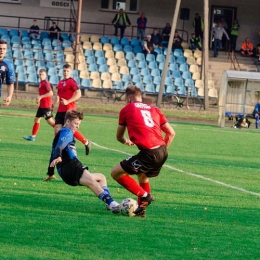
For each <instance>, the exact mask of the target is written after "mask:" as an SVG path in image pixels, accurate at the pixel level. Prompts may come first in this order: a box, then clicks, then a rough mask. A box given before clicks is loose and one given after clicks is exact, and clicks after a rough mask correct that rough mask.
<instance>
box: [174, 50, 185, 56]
mask: <svg viewBox="0 0 260 260" xmlns="http://www.w3.org/2000/svg"><path fill="white" fill-rule="evenodd" d="M173 55H174V56H175V57H180V56H183V51H182V49H174V51H173Z"/></svg>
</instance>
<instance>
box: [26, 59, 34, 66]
mask: <svg viewBox="0 0 260 260" xmlns="http://www.w3.org/2000/svg"><path fill="white" fill-rule="evenodd" d="M25 66H26V67H31V66H33V67H34V66H35V64H34V60H26V61H25Z"/></svg>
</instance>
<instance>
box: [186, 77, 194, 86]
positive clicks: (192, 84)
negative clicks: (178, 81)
mask: <svg viewBox="0 0 260 260" xmlns="http://www.w3.org/2000/svg"><path fill="white" fill-rule="evenodd" d="M184 86H185V87H187V88H195V86H194V80H193V79H188V78H187V79H185V81H184Z"/></svg>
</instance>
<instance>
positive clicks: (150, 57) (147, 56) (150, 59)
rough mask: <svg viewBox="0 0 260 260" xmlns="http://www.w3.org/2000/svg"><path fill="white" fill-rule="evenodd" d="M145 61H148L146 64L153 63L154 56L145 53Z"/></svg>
mask: <svg viewBox="0 0 260 260" xmlns="http://www.w3.org/2000/svg"><path fill="white" fill-rule="evenodd" d="M145 59H146V61H148V62H150V61H155V56H154V54H152V53H147V54H146V58H145Z"/></svg>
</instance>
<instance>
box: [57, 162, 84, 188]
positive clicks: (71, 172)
mask: <svg viewBox="0 0 260 260" xmlns="http://www.w3.org/2000/svg"><path fill="white" fill-rule="evenodd" d="M87 169H88V167H86V166H83V164H82V163H81V162H80V161H79V160H78V159H73V160H71V161H69V162H67V163H65V164H61V167H60V168H58V173H59V175H60V177H61V178H62V180H63V181H64V182H65V183H67V184H68V185H70V186H78V185H80V183H79V180H80V178H81V176H82V174H83V172H84V170H87Z"/></svg>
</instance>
